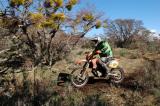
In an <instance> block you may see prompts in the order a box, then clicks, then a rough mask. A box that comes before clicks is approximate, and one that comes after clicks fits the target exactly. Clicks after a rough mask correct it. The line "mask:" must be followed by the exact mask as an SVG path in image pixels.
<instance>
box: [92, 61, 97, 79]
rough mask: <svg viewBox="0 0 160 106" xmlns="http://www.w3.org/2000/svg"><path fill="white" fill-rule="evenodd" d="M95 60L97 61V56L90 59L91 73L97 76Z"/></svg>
mask: <svg viewBox="0 0 160 106" xmlns="http://www.w3.org/2000/svg"><path fill="white" fill-rule="evenodd" d="M97 61H98V59H97V58H95V59H92V64H93V67H92V73H93V74H94V75H95V76H98V73H97V72H96V68H97Z"/></svg>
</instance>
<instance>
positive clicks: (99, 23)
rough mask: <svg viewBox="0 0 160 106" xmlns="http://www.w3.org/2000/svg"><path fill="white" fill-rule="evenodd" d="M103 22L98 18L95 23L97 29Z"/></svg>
mask: <svg viewBox="0 0 160 106" xmlns="http://www.w3.org/2000/svg"><path fill="white" fill-rule="evenodd" d="M101 24H102V23H101V21H100V20H97V22H96V25H95V27H96V29H98V28H100V27H101Z"/></svg>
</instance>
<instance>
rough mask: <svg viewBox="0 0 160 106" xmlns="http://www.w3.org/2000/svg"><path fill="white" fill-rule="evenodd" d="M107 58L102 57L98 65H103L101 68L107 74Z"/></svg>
mask: <svg viewBox="0 0 160 106" xmlns="http://www.w3.org/2000/svg"><path fill="white" fill-rule="evenodd" d="M107 61H108V60H107V58H105V57H102V58H101V59H99V60H98V63H99V64H100V65H101V67H102V68H103V69H104V70H105V73H108V70H107V67H106V63H107Z"/></svg>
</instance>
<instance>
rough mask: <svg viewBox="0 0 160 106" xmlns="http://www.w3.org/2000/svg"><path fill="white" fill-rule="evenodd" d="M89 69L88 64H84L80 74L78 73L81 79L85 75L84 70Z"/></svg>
mask: <svg viewBox="0 0 160 106" xmlns="http://www.w3.org/2000/svg"><path fill="white" fill-rule="evenodd" d="M88 67H89V63H88V62H85V64H84V65H83V69H82V70H81V72H80V75H81V77H83V75H84V73H85V71H86V69H87V68H88Z"/></svg>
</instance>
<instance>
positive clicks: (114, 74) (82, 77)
mask: <svg viewBox="0 0 160 106" xmlns="http://www.w3.org/2000/svg"><path fill="white" fill-rule="evenodd" d="M97 54H98V53H97ZM92 58H93V55H92V56H90V57H88V53H87V55H86V59H83V60H80V61H79V62H76V64H77V65H81V66H82V65H83V67H81V68H79V69H75V70H73V71H72V72H71V83H72V85H73V86H75V87H83V86H85V85H86V84H87V82H88V80H89V77H90V76H89V74H90V73H92V75H93V76H94V78H97V76H95V74H94V73H93V72H92V66H93V64H92V62H91V60H92ZM103 64H104V65H105V66H106V68H107V73H106V72H104V70H103V68H102V67H101V65H99V64H97V69H96V71H97V72H98V73H100V74H101V76H98V78H102V79H110V81H111V82H112V83H116V84H117V83H120V82H122V81H123V79H124V70H123V68H121V67H120V66H119V59H116V58H112V57H108V62H107V63H103ZM105 71H106V70H105Z"/></svg>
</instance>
